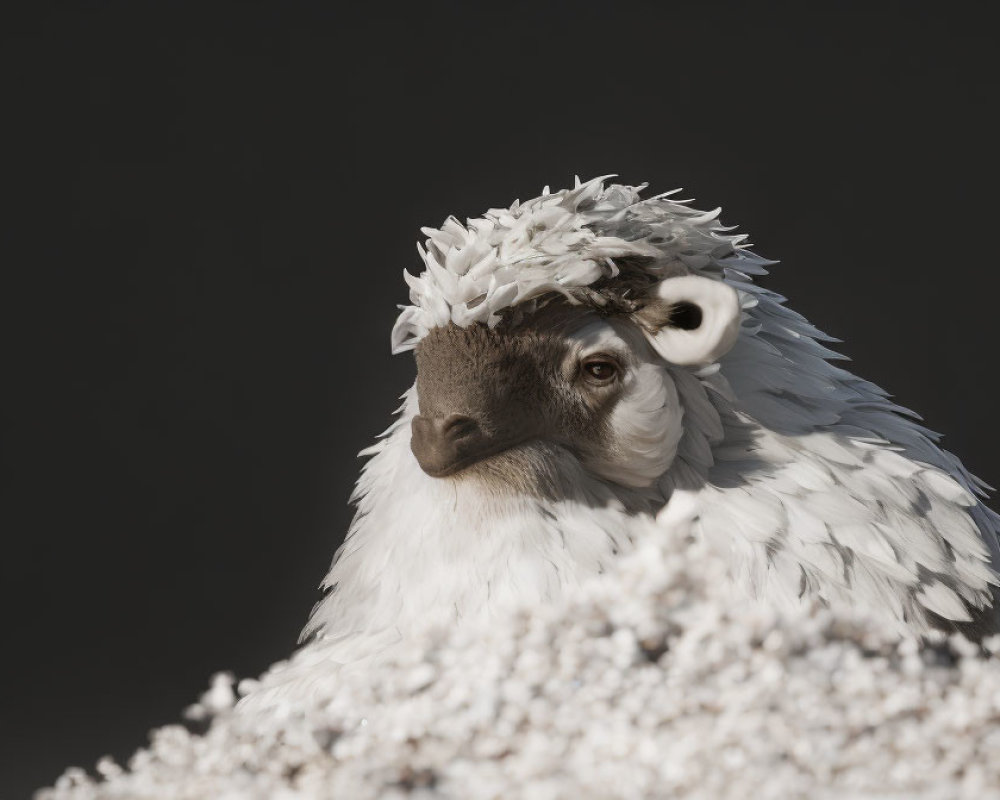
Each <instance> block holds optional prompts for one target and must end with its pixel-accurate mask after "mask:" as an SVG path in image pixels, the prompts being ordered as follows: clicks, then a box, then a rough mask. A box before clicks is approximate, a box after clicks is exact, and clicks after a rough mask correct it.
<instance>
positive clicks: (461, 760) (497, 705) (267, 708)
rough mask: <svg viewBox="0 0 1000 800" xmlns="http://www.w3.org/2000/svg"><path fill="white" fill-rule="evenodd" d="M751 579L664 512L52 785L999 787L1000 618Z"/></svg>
mask: <svg viewBox="0 0 1000 800" xmlns="http://www.w3.org/2000/svg"><path fill="white" fill-rule="evenodd" d="M731 586H732V581H731V579H730V578H729V577H728V576H727V574H726V571H725V566H724V563H723V559H721V558H719V557H718V556H716V555H715V554H714V553H712V552H711V551H709V549H708V548H707V546H706V545H705V544H703V543H702V542H700V541H693V540H691V539H690V538H689V537H688V536H687V535H684V534H680V533H673V534H670V533H666V532H662V533H656V534H654V533H651V534H650V538H649V539H648V540H646V541H645V542H644V543H643V544H641V545H640V546H639V547H638V549H637V551H636V552H635V553H633V554H632V555H629V556H627V557H625V558H622V560H621V561H620V562H618V565H617V568H616V569H615V570H614V571H613V573H611V574H608V575H605V576H603V577H602V578H600V579H596V580H594V581H593V582H592V583H590V584H587V585H585V586H582V587H580V588H579V590H578V591H576V592H574V593H572V594H570V595H569V596H568V597H566V598H564V599H563V600H561V601H559V602H554V603H553V604H552V605H550V606H546V607H543V608H531V609H522V610H519V611H518V612H516V613H513V614H511V615H510V616H507V617H502V618H497V619H495V620H493V621H492V622H491V624H490V625H489V626H488V627H486V628H485V629H483V628H482V627H472V626H465V627H461V626H457V627H454V628H452V629H451V630H440V629H438V630H428V631H422V632H414V634H413V636H412V637H411V639H410V641H409V643H408V644H406V645H403V646H400V647H398V648H396V649H394V650H392V651H391V652H390V653H389V654H388V655H387V656H386V657H385V658H384V659H383V660H382V661H381V662H380V663H379V664H378V665H369V667H367V668H364V669H354V670H350V669H345V670H337V669H336V668H335V667H333V666H329V667H328V668H326V669H324V668H323V666H322V665H320V666H314V667H312V668H311V669H312V670H313V671H314V674H312V675H311V676H310V678H311V680H310V681H308V684H309V691H308V692H306V691H304V690H303V691H302V692H300V694H299V695H297V696H296V695H295V694H294V693H292V694H290V695H289V694H288V693H287V692H286V694H285V695H284V696H283V699H282V702H281V703H279V704H269V703H268V702H256V703H255V702H254V701H255V699H257V700H259V699H260V697H265V696H266V695H267V691H268V681H269V680H272V679H273V676H272V678H271V679H269V678H265V679H264V681H263V684H262V685H258V684H256V683H255V682H246V683H244V684H242V685H241V689H243V690H246V691H249V693H250V695H251V696H250V698H249V702H248V703H244V704H242V705H239V706H236V707H235V708H234V707H233V703H234V701H235V699H236V695H235V693H234V689H233V682H232V678H231V677H230V676H217V677H216V680H215V684H214V685H213V687H212V689H211V690H210V691H209V692H207V693H206V695H205V697H203V698H202V701H201V703H199V704H198V705H197V706H196V707H195V709H194V713H195V714H196V715H199V714H200V715H202V716H208V717H211V719H212V721H211V725H210V727H209V728H208V731H207V733H205V734H204V735H196V734H194V733H191V732H189V731H188V730H187V729H186V728H185V727H182V726H181V725H173V726H167V727H164V728H161V729H159V730H157V731H155V732H154V733H153V736H152V742H151V744H150V746H149V747H148V749H145V750H140V751H139V752H138V753H136V755H135V756H134V757H133V758H132V759H131V761H130V762H129V765H128V767H127V769H123V768H121V767H119V766H118V765H116V764H114V763H112V762H111V761H110V760H109V759H105V760H103V761H102V762H101V763H99V764H98V767H97V771H98V773H99V774H100V777H99V778H98V779H94V778H91V777H88V776H87V775H86V773H85V772H84V771H83V770H79V769H72V770H68V771H67V772H66V773H65V774H64V775H63V776H62V777H61V778H60V779H59V780H58V782H57V784H56V786H55V788H53V789H46V790H43V791H42V792H40V793H39V795H38V797H39V798H40V800H83V798H170V799H171V800H179V799H182V798H199V799H202V798H269V799H270V798H274V799H275V800H284V799H286V798H288V799H290V798H351V799H352V800H356V799H357V798H370V797H371V798H374V797H380V798H385V797H389V798H391V797H403V796H416V797H454V798H514V797H517V798H581V797H597V798H604V797H672V798H706V799H707V798H712V799H713V800H716V799H717V798H740V800H743V799H744V798H749V797H752V798H754V799H755V800H764V798H783V799H784V798H793V797H808V798H842V797H852V798H865V797H878V798H886V797H893V798H934V799H935V800H939V799H940V798H959V797H963V798H964V797H968V798H976V800H986V799H987V798H1000V660H998V659H997V658H996V656H995V655H994V654H995V653H996V652H997V651H998V650H1000V637H994V638H993V639H991V640H988V641H987V642H986V643H985V645H984V647H983V651H984V652H981V651H980V649H979V647H978V646H975V645H972V644H971V643H969V642H968V641H967V640H965V639H962V638H960V637H958V636H954V637H951V638H944V637H939V638H937V639H936V640H933V641H931V642H930V643H925V644H922V643H921V642H920V641H918V640H917V639H915V638H913V637H911V636H909V635H906V634H900V633H899V632H898V630H897V629H896V628H894V627H892V626H891V624H890V623H887V622H885V621H883V620H881V619H879V618H877V617H875V616H872V615H865V614H864V613H862V612H859V611H856V610H855V611H851V610H844V609H836V610H835V609H824V608H803V609H801V610H800V611H795V610H792V611H788V610H777V609H772V608H768V607H764V606H762V605H760V604H758V603H756V602H753V601H750V600H748V599H746V598H743V597H738V596H735V595H734V590H733V589H731V588H730V587H731ZM313 647H315V646H313ZM314 655H315V654H314ZM300 660H301V659H300ZM279 672H280V670H279Z"/></svg>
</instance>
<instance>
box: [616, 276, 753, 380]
mask: <svg viewBox="0 0 1000 800" xmlns="http://www.w3.org/2000/svg"><path fill="white" fill-rule="evenodd" d="M634 317H635V319H636V321H637V322H638V323H639V324H640V325H641V326H642V328H643V330H644V331H645V332H646V336H647V337H648V338H649V341H650V343H651V344H652V345H653V347H654V349H655V350H656V351H657V352H658V353H659V354H660V355H661V356H662V357H663V358H664V359H666V360H667V361H669V362H670V363H672V364H678V365H683V366H688V365H697V364H710V363H711V362H713V361H716V360H718V359H719V358H721V357H722V356H723V355H725V354H726V353H727V352H728V351H729V349H730V348H731V347H732V346H733V345H734V344H735V343H736V338H737V336H739V325H740V304H739V298H738V297H737V295H736V290H735V289H733V288H732V287H730V286H728V285H726V284H725V283H723V282H722V281H717V280H713V279H711V278H702V277H700V276H698V275H683V276H680V277H676V278H666V279H664V280H662V281H660V282H659V283H658V284H656V286H654V287H653V288H652V290H651V291H650V293H649V295H648V297H647V300H646V302H645V304H644V305H643V307H642V308H641V309H639V310H638V311H637V312H635V314H634Z"/></svg>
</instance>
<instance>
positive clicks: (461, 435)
mask: <svg viewBox="0 0 1000 800" xmlns="http://www.w3.org/2000/svg"><path fill="white" fill-rule="evenodd" d="M477 433H479V425H477V424H476V421H475V420H474V419H473V418H472V417H466V416H464V415H462V414H452V415H450V416H448V417H446V418H445V419H444V420H442V421H441V434H442V435H443V436H446V437H447V438H448V439H451V440H452V441H455V440H457V439H465V438H467V437H469V436H473V435H474V434H477Z"/></svg>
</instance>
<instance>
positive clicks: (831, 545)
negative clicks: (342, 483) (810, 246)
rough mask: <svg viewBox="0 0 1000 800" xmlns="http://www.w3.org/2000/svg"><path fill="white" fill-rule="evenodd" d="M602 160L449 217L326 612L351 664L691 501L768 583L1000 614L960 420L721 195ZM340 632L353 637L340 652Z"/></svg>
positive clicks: (622, 543)
mask: <svg viewBox="0 0 1000 800" xmlns="http://www.w3.org/2000/svg"><path fill="white" fill-rule="evenodd" d="M644 188H645V187H644V186H639V187H630V186H623V185H618V184H610V185H605V179H604V178H599V179H595V180H591V181H589V182H586V183H583V184H581V183H579V181H577V185H576V186H575V188H573V189H569V190H564V191H558V192H550V191H549V190H548V188H546V189H545V191H544V192H543V194H542V195H541V196H540V197H537V198H534V199H532V200H529V201H527V202H525V203H519V202H515V203H514V205H513V206H511V207H510V208H509V209H494V210H491V211H489V212H487V213H486V214H485V215H484V216H483V217H482V218H479V219H471V220H469V221H468V222H467V223H466V225H462V224H461V223H460V222H459V221H458V220H456V219H455V218H449V219H448V220H446V221H445V223H444V225H443V226H442V227H441V229H440V230H437V229H424V233H425V234H426V236H427V237H428V238H427V240H426V242H425V245H424V246H423V247H419V248H418V249H419V251H420V255H421V257H422V259H423V261H424V264H425V266H426V269H425V271H424V272H422V273H421V274H420V275H419V277H413V276H411V275H409V274H405V277H406V281H407V283H408V284H409V287H410V301H411V305H408V306H405V307H402V313H401V314H400V316H399V319H398V322H397V323H396V326H395V328H394V330H393V334H392V341H393V347H394V350H395V352H402V351H407V350H415V355H416V362H417V369H418V375H417V380H416V383H415V385H414V386H413V387H412V388H411V389H410V390H409V391H408V392H407V393H406V394H405V395H404V403H403V405H402V407H401V409H400V413H399V416H398V417H397V419H396V420H395V422H394V423H393V424H392V426H391V427H390V428H389V429H388V430H387V431H386V432H385V434H383V436H382V438H381V439H380V441H379V442H378V443H377V444H376V445H374V446H373V447H371V448H369V449H368V450H366V451H364V454H365V455H369V456H371V458H370V460H369V461H368V462H367V463H366V465H365V467H364V469H363V472H362V475H361V478H360V480H359V481H358V484H357V488H356V490H355V493H354V496H353V501H354V502H355V503H356V505H357V516H356V518H355V520H354V523H353V525H352V527H351V530H350V533H349V534H348V536H347V539H346V541H345V542H344V544H343V546H342V547H341V548H340V550H339V551H338V553H337V555H336V557H335V558H334V562H333V566H332V567H331V569H330V572H329V574H328V575H327V577H326V580H325V581H324V587H326V588H327V589H328V590H329V591H328V594H327V595H326V597H325V598H324V599H323V600H322V601H321V602H320V603H319V604H318V605H317V606H316V608H315V609H314V611H313V614H312V617H311V619H310V620H309V623H308V625H307V627H306V629H305V631H304V636H305V637H313V638H315V639H316V640H318V641H317V643H318V644H320V645H322V646H323V647H324V651H325V652H326V653H327V654H328V655H329V654H331V653H332V654H334V656H333V657H334V658H335V660H340V661H350V660H351V659H353V658H356V657H359V656H360V655H361V654H363V653H370V652H372V650H373V649H376V650H377V649H379V648H384V647H386V646H388V645H389V644H391V643H392V642H393V641H396V640H398V639H400V638H404V637H405V635H406V631H407V630H408V629H409V628H411V627H412V626H414V625H417V624H419V623H423V622H426V621H434V620H437V621H445V622H450V621H451V620H467V619H480V618H483V617H484V616H488V615H489V614H491V613H495V612H496V611H497V609H500V608H502V607H504V606H505V605H506V604H508V603H509V602H511V601H513V602H519V603H523V602H536V603H544V602H547V601H550V600H551V599H552V598H554V597H556V596H558V595H559V594H560V593H561V592H562V591H563V590H564V588H565V587H566V586H568V585H571V584H575V583H577V582H579V581H581V580H582V579H585V578H587V577H589V576H591V575H594V574H595V573H598V572H601V571H602V570H603V569H604V568H605V567H606V566H607V565H608V564H609V562H610V561H611V560H612V559H613V558H614V557H615V555H616V554H617V553H618V552H620V551H622V550H623V549H625V548H627V547H629V546H630V545H631V544H632V542H633V541H634V540H635V538H636V537H637V536H640V535H642V532H643V531H644V530H648V529H649V528H648V527H647V526H649V525H650V524H651V523H653V522H654V521H656V520H659V523H658V524H669V521H670V520H671V519H675V518H678V517H685V518H687V519H688V520H689V521H690V522H692V523H693V529H694V531H695V533H696V534H697V535H701V536H704V537H706V538H707V539H708V540H710V541H711V542H712V543H713V545H714V546H715V547H717V548H718V549H719V550H721V551H723V552H725V553H727V554H728V555H729V557H730V558H731V563H732V568H733V570H732V571H733V575H734V579H735V580H737V581H740V582H742V583H744V584H745V585H746V586H748V587H749V588H750V589H751V590H752V591H753V592H755V593H756V594H757V595H761V596H765V597H770V598H778V599H782V600H791V601H795V600H797V599H799V598H816V599H818V600H820V601H824V602H834V601H837V602H840V601H843V600H846V601H849V602H852V603H859V604H867V605H871V606H877V607H878V608H881V609H884V610H887V611H888V612H889V613H890V614H892V615H893V616H894V617H896V618H897V619H898V620H901V621H905V622H906V623H908V624H909V625H910V626H912V627H914V628H916V629H918V630H921V631H923V630H927V629H929V628H931V627H946V628H948V627H959V628H960V629H963V630H965V631H966V632H970V633H973V634H975V633H982V632H984V631H987V630H994V629H996V626H997V616H996V614H995V613H994V590H995V587H996V585H997V582H998V581H997V575H996V573H995V572H994V571H993V569H992V568H991V563H993V564H996V563H998V555H1000V547H998V531H1000V518H998V517H997V515H996V514H994V513H993V512H992V511H991V510H989V509H988V508H987V507H985V506H984V505H983V504H982V503H981V502H979V501H978V500H977V498H976V495H977V494H980V495H981V494H982V492H983V490H984V484H982V483H980V482H979V481H978V480H977V479H976V478H974V477H973V476H971V475H970V474H969V473H968V472H967V471H966V470H965V468H964V467H963V466H962V464H961V463H960V462H959V461H958V459H956V458H955V457H954V456H953V455H951V454H950V453H948V452H946V451H944V450H942V449H940V448H939V447H938V446H937V444H936V438H937V437H936V435H935V434H932V433H930V432H929V431H927V430H926V429H924V428H923V427H921V426H920V425H919V424H918V423H917V422H915V421H914V419H913V418H912V415H911V414H910V412H908V411H906V410H905V409H903V408H901V407H899V406H897V405H896V404H894V403H893V402H892V401H890V400H889V399H888V397H887V395H886V393H885V392H884V391H882V390H881V389H879V388H878V387H877V386H875V385H874V384H872V383H869V382H868V381H865V380H862V379H860V378H858V377H855V376H854V375H852V374H851V373H849V372H847V371H845V370H843V369H841V368H840V367H837V366H835V365H833V364H832V363H830V359H833V358H836V356H837V354H836V353H834V352H833V351H831V350H829V349H828V348H827V347H826V346H824V345H823V344H821V342H823V341H829V340H830V337H827V336H825V335H824V334H823V333H821V332H820V331H818V330H817V329H815V328H814V327H813V326H811V325H810V324H809V323H808V322H807V321H806V320H805V319H804V318H803V317H801V316H800V315H799V314H797V313H795V312H794V311H791V310H789V309H788V308H786V307H785V306H784V305H783V302H784V298H782V297H780V296H778V295H776V294H774V293H773V292H770V291H768V290H766V289H762V288H760V287H758V286H755V285H754V284H753V282H752V276H754V275H762V274H765V265H767V264H768V263H770V262H768V261H766V260H765V259H763V258H760V257H759V256H757V255H755V254H753V253H752V252H750V251H749V250H747V249H745V247H744V245H743V244H742V242H743V240H744V238H745V237H743V236H736V235H729V234H728V233H727V231H728V230H729V229H728V228H726V227H723V226H722V225H721V224H720V223H719V222H718V221H717V215H718V211H714V212H709V213H703V212H700V211H695V210H693V209H691V208H689V207H688V206H687V205H685V203H684V201H676V200H671V199H669V198H668V196H667V195H660V196H657V197H650V198H647V199H642V198H641V197H640V192H641V190H642V189H644ZM331 648H332V649H331Z"/></svg>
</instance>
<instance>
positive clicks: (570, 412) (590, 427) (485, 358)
mask: <svg viewBox="0 0 1000 800" xmlns="http://www.w3.org/2000/svg"><path fill="white" fill-rule="evenodd" d="M587 314H588V312H586V311H585V310H580V309H569V310H567V309H565V308H558V307H553V308H552V309H551V310H543V311H542V312H539V313H538V314H536V315H533V316H534V317H535V319H532V320H531V321H530V323H528V324H524V325H519V326H517V327H505V326H499V327H498V328H495V329H490V328H488V327H487V326H485V325H481V324H476V325H471V326H469V327H466V328H462V327H459V326H457V325H454V324H449V325H447V326H443V327H439V328H435V329H434V330H432V331H430V332H429V333H428V334H427V336H426V337H424V339H423V340H422V341H421V342H420V344H419V346H418V347H417V350H416V361H417V396H418V401H419V406H420V414H419V415H418V416H417V417H415V418H414V420H413V423H412V426H413V438H412V441H411V447H412V449H413V452H414V454H415V455H416V457H417V460H418V461H419V462H420V464H421V466H422V467H423V468H424V470H425V471H426V472H428V474H430V475H433V476H435V477H443V476H446V475H450V474H454V473H456V472H459V471H461V470H463V469H465V468H466V467H468V466H470V465H472V464H475V463H477V462H480V461H482V460H483V459H487V458H490V457H491V456H495V455H497V454H499V453H503V452H504V451H507V450H510V449H511V448H514V447H516V446H517V445H519V444H522V443H524V442H528V441H531V440H541V441H545V442H549V443H554V444H558V445H561V446H563V447H567V448H569V449H570V450H572V451H574V452H576V453H579V454H585V453H587V452H590V451H594V450H597V449H599V448H600V447H601V444H602V440H603V432H604V419H605V417H606V414H607V412H608V410H609V409H610V408H611V407H612V406H613V404H614V401H615V399H616V397H617V395H618V393H619V391H620V387H619V386H618V385H617V384H611V385H608V386H603V387H594V386H591V385H589V384H588V383H587V381H586V380H585V377H584V376H583V375H581V372H580V366H579V364H578V363H576V361H575V360H574V358H573V353H571V351H570V347H569V346H568V345H567V343H566V341H565V338H564V336H563V334H564V332H565V331H566V330H567V329H570V328H572V327H573V325H574V324H579V323H580V322H581V321H583V320H585V319H586V317H587Z"/></svg>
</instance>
